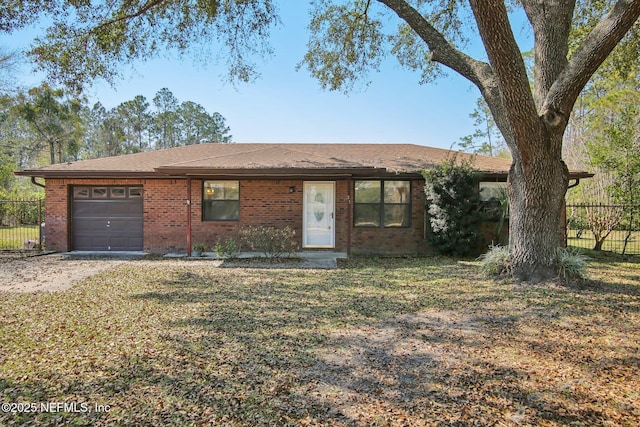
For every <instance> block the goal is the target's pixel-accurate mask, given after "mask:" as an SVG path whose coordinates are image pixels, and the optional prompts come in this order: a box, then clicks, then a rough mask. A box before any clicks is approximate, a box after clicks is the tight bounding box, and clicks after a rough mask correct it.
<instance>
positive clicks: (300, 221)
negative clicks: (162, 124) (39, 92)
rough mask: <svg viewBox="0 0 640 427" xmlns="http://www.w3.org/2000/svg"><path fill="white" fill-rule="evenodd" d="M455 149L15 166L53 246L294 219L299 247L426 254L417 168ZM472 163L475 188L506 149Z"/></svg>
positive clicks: (140, 242)
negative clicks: (41, 184) (41, 208)
mask: <svg viewBox="0 0 640 427" xmlns="http://www.w3.org/2000/svg"><path fill="white" fill-rule="evenodd" d="M452 155H457V156H458V158H470V155H469V154H465V153H456V152H453V151H449V150H443V149H438V148H431V147H425V146H418V145H411V144H243V143H238V144H199V145H190V146H184V147H177V148H170V149H165V150H158V151H150V152H144V153H137V154H129V155H123V156H116V157H106V158H100V159H93V160H84V161H77V162H71V163H65V164H55V165H51V166H45V167H41V168H36V169H27V170H23V171H19V172H16V173H17V174H18V175H23V176H30V177H32V181H34V183H38V182H37V181H36V179H37V178H44V180H45V192H46V202H45V203H46V218H45V223H46V227H45V237H46V246H47V248H48V249H51V250H56V251H70V250H79V251H83V250H84V251H87V250H91V251H146V252H152V253H170V252H174V253H175V252H178V253H189V254H190V252H191V247H192V244H194V243H204V244H206V245H208V246H212V245H213V244H215V242H216V241H218V240H219V239H225V238H227V237H231V236H237V234H238V232H239V229H240V228H241V227H242V226H246V225H267V226H274V227H285V226H289V227H291V228H293V229H294V230H295V231H296V236H297V238H298V239H299V241H298V243H299V246H300V248H301V249H302V250H334V251H340V252H346V253H348V254H384V255H421V254H427V253H429V252H430V250H429V246H428V242H427V239H426V233H427V229H428V225H427V222H426V217H425V209H424V205H425V195H424V178H423V177H422V175H421V171H422V170H424V169H427V168H429V167H431V166H433V165H436V164H440V163H441V162H442V161H443V160H444V159H446V158H448V157H450V156H452ZM473 162H474V167H475V168H477V169H478V171H479V172H480V180H481V183H480V188H481V189H482V188H483V187H488V188H489V191H490V188H491V187H492V186H495V185H500V184H496V183H500V182H502V183H504V182H505V181H506V177H507V171H508V169H509V166H510V161H509V160H505V159H499V158H492V157H485V156H474V157H473ZM587 176H589V174H585V173H576V172H573V173H572V176H571V177H572V179H576V180H577V179H579V178H582V177H587ZM502 185H504V184H502ZM481 194H483V192H481ZM561 232H562V233H564V230H561Z"/></svg>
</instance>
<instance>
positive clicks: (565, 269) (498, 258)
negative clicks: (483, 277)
mask: <svg viewBox="0 0 640 427" xmlns="http://www.w3.org/2000/svg"><path fill="white" fill-rule="evenodd" d="M478 260H479V261H480V262H481V267H482V271H484V272H485V273H486V274H487V275H489V276H511V261H510V259H509V248H507V247H506V246H491V247H490V248H489V251H488V252H486V253H484V254H482V255H480V257H478ZM588 260H589V258H588V257H587V256H585V255H583V254H581V253H580V252H579V251H578V250H576V249H567V248H558V249H557V250H556V262H557V268H558V277H559V278H560V279H562V280H564V281H565V282H567V281H569V280H575V279H585V278H586V277H587V261H588Z"/></svg>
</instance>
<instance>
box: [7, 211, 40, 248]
mask: <svg viewBox="0 0 640 427" xmlns="http://www.w3.org/2000/svg"><path fill="white" fill-rule="evenodd" d="M43 219H44V200H42V199H38V200H0V250H36V249H43V248H44V241H43V239H44V235H43V232H42V231H43V230H42V227H43V225H44V224H43Z"/></svg>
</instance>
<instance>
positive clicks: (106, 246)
mask: <svg viewBox="0 0 640 427" xmlns="http://www.w3.org/2000/svg"><path fill="white" fill-rule="evenodd" d="M122 188H123V187H118V189H122ZM99 189H100V190H102V189H104V187H99ZM129 190H130V191H108V192H106V194H108V195H109V196H108V197H106V198H105V197H104V194H105V192H104V191H103V192H99V195H100V198H99V199H92V198H91V197H87V194H93V193H95V192H94V191H88V192H86V191H83V192H75V191H74V195H76V194H78V195H80V196H82V198H80V197H79V198H76V199H74V200H73V209H72V213H73V217H72V230H73V231H72V234H73V236H72V240H73V242H72V243H73V248H74V249H76V250H101V251H109V250H111V251H134V250H135V251H139V250H142V248H143V243H144V242H143V239H144V238H143V201H142V198H141V197H124V198H123V197H122V195H123V194H125V195H126V194H134V195H136V194H141V191H142V188H139V187H131V188H129ZM131 190H135V191H131ZM111 194H114V195H115V196H117V198H110V195H111Z"/></svg>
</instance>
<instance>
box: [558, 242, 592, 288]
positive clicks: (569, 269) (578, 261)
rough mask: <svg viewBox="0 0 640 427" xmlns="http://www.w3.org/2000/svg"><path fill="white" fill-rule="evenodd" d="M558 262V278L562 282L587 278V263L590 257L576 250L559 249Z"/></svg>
mask: <svg viewBox="0 0 640 427" xmlns="http://www.w3.org/2000/svg"><path fill="white" fill-rule="evenodd" d="M556 257H557V261H558V277H560V278H561V279H562V280H564V281H565V282H566V281H569V280H571V279H586V278H587V261H588V260H589V257H587V256H586V255H583V254H582V253H580V251H579V250H578V249H575V248H558V249H557V251H556Z"/></svg>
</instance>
